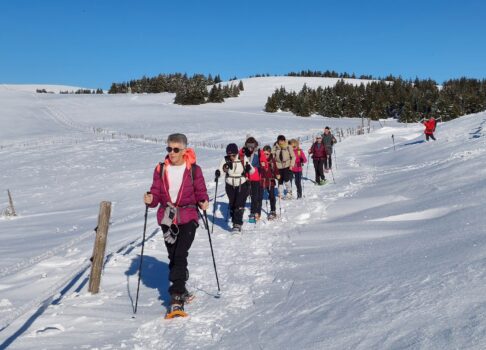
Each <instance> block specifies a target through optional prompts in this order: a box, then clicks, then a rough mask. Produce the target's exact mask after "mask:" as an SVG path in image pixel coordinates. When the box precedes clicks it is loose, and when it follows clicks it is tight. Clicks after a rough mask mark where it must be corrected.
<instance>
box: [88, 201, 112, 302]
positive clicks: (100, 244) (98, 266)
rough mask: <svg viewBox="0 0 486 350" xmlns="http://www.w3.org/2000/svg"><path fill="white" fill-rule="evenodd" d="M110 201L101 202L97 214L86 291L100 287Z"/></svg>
mask: <svg viewBox="0 0 486 350" xmlns="http://www.w3.org/2000/svg"><path fill="white" fill-rule="evenodd" d="M110 215H111V202H101V204H100V213H99V215H98V227H96V240H95V244H94V249H93V257H92V258H91V259H92V264H91V274H90V276H89V288H88V291H89V292H91V294H96V293H98V292H99V289H100V282H101V271H102V270H103V261H104V260H105V250H106V238H107V236H108V226H109V225H110Z"/></svg>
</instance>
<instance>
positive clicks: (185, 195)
mask: <svg viewBox="0 0 486 350" xmlns="http://www.w3.org/2000/svg"><path fill="white" fill-rule="evenodd" d="M167 145H168V146H167V148H166V150H167V156H166V157H165V160H164V162H162V163H159V164H158V165H157V167H156V168H155V171H154V175H153V183H152V187H151V188H150V192H149V193H146V194H145V195H144V202H145V204H146V205H148V206H149V207H151V208H155V207H157V206H158V207H159V208H158V211H157V221H158V223H159V225H160V226H161V227H162V232H163V233H164V240H165V246H166V248H167V253H168V255H169V281H170V282H172V284H171V286H170V287H169V294H170V295H171V308H170V312H173V311H174V310H182V311H183V310H184V302H185V301H186V300H188V298H189V296H190V293H189V292H188V291H187V290H186V281H187V279H188V278H189V271H188V270H187V256H188V255H189V248H191V245H192V242H193V240H194V236H195V234H196V228H197V227H198V226H199V224H198V221H199V217H198V207H199V208H201V209H202V210H206V209H207V208H208V206H209V197H208V193H207V189H206V185H205V181H204V177H203V173H202V170H201V168H200V167H199V166H198V165H196V155H195V153H194V151H193V150H192V149H191V148H188V147H187V138H186V136H185V135H184V134H172V135H169V137H168V139H167Z"/></svg>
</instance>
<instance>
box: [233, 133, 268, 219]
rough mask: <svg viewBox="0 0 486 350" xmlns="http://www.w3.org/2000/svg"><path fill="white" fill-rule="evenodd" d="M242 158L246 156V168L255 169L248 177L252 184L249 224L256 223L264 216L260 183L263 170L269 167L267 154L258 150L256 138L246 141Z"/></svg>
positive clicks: (240, 153)
mask: <svg viewBox="0 0 486 350" xmlns="http://www.w3.org/2000/svg"><path fill="white" fill-rule="evenodd" d="M239 156H240V158H241V157H242V156H245V157H246V158H247V159H248V161H247V163H246V164H245V167H247V165H248V166H251V167H252V168H254V169H255V171H254V172H252V173H247V174H246V176H247V178H248V180H249V182H250V198H251V208H250V215H249V218H248V219H249V222H251V223H254V222H256V221H257V220H260V216H261V214H262V198H263V195H262V194H263V188H262V185H261V183H260V172H261V170H262V168H265V167H266V166H267V157H266V156H265V153H264V152H263V151H262V150H261V149H260V148H258V142H257V140H256V139H255V138H254V137H251V136H250V137H249V138H248V139H247V140H246V141H245V146H244V147H243V148H242V149H241V150H240V152H239Z"/></svg>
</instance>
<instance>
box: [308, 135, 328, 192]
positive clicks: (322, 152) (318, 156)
mask: <svg viewBox="0 0 486 350" xmlns="http://www.w3.org/2000/svg"><path fill="white" fill-rule="evenodd" d="M309 154H310V155H312V161H313V163H314V170H315V173H316V185H324V184H325V183H326V177H325V176H324V162H325V161H326V159H327V153H326V147H325V146H324V144H323V143H322V135H320V134H319V135H316V140H315V142H314V143H313V144H312V146H311V148H310V149H309Z"/></svg>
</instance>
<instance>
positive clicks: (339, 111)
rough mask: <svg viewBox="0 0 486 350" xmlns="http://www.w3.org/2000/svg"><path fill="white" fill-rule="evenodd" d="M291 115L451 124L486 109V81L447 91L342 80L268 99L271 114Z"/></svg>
mask: <svg viewBox="0 0 486 350" xmlns="http://www.w3.org/2000/svg"><path fill="white" fill-rule="evenodd" d="M279 110H281V111H290V112H292V113H294V114H296V115H299V116H304V117H305V116H310V115H311V114H319V115H322V116H325V117H365V118H371V119H373V120H377V119H379V118H397V119H398V120H399V121H401V122H407V121H408V122H414V121H419V120H420V119H422V118H423V116H424V115H429V114H431V113H432V114H433V115H434V116H436V117H442V119H443V120H444V121H445V120H450V119H454V118H457V117H459V116H462V115H465V114H470V113H477V112H480V111H483V110H486V80H477V79H468V78H460V79H452V80H448V81H446V82H445V83H444V84H443V85H442V87H439V86H438V85H437V83H436V82H435V81H433V80H431V79H426V80H420V79H415V80H414V81H412V80H408V81H406V80H402V79H401V78H393V81H385V80H381V81H375V82H370V83H368V84H363V83H362V84H360V85H353V84H348V83H346V82H345V81H344V80H340V81H338V82H337V84H336V85H335V86H333V87H328V88H322V87H318V88H317V89H310V88H309V87H307V86H306V85H304V87H303V88H302V90H301V91H300V92H298V93H297V92H288V91H286V90H285V88H284V87H281V88H279V89H276V90H275V92H274V93H273V94H272V96H270V97H268V99H267V103H266V105H265V111H266V112H277V111H279Z"/></svg>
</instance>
